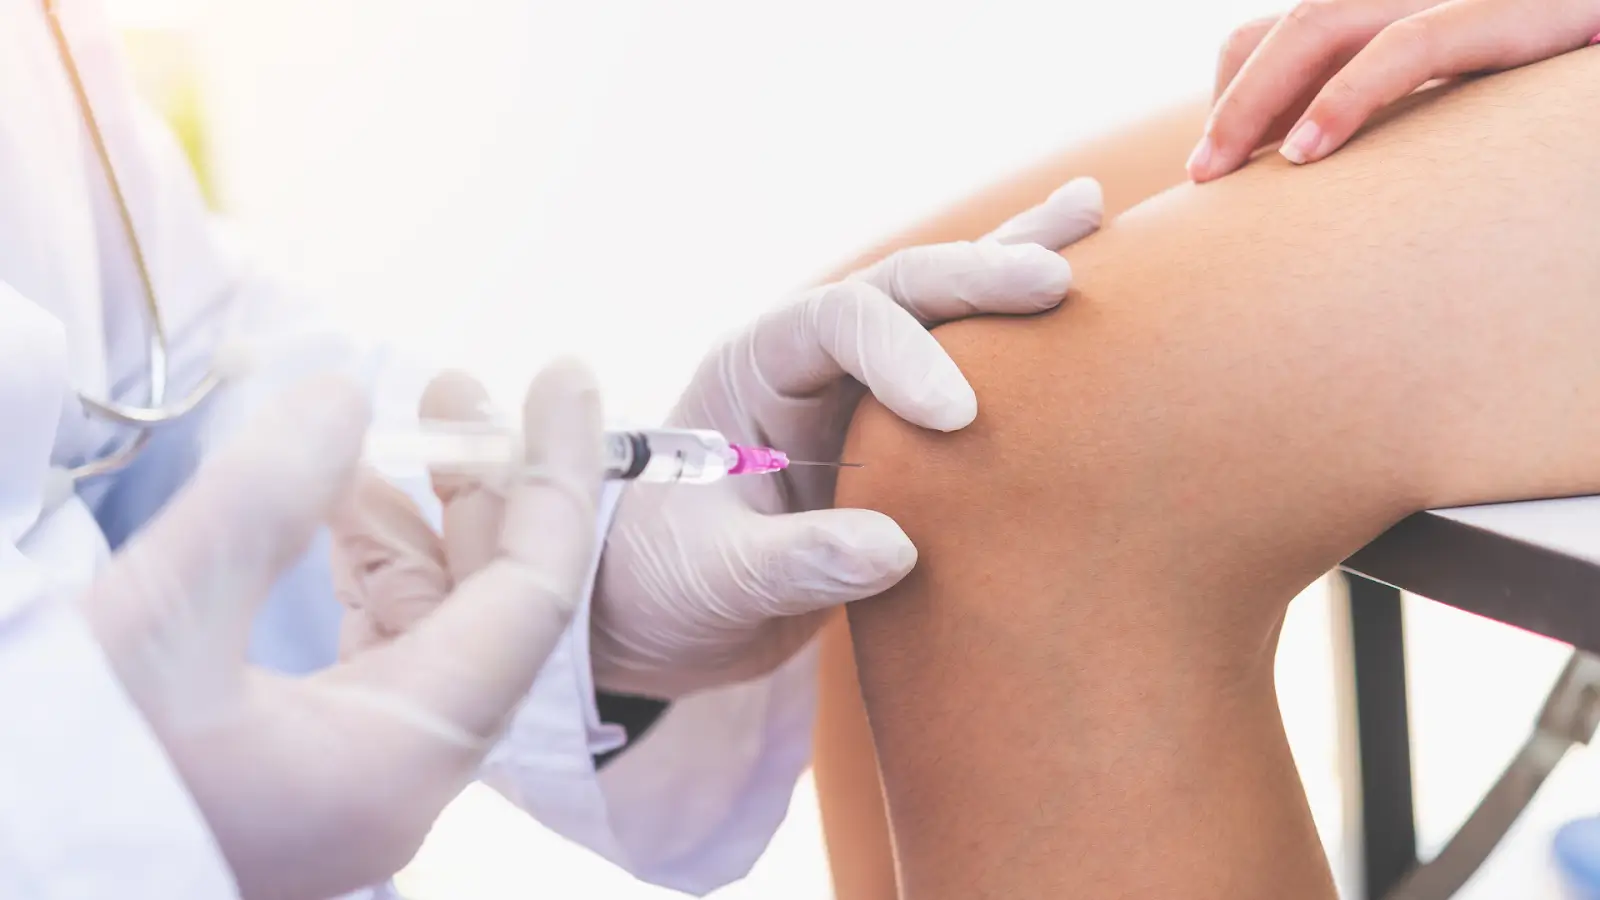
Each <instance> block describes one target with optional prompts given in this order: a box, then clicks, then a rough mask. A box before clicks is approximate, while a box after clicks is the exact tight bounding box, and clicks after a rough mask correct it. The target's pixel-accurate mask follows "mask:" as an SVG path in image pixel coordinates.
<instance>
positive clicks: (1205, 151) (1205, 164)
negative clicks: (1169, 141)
mask: <svg viewBox="0 0 1600 900" xmlns="http://www.w3.org/2000/svg"><path fill="white" fill-rule="evenodd" d="M1216 152H1217V146H1216V144H1214V143H1212V141H1211V135H1210V134H1207V135H1205V136H1204V137H1202V138H1200V143H1198V144H1195V145H1194V151H1193V152H1192V153H1190V154H1189V162H1188V164H1187V165H1186V166H1185V168H1186V169H1187V170H1188V172H1189V177H1190V178H1197V179H1198V178H1204V177H1206V176H1207V175H1209V174H1211V159H1212V157H1213V156H1215V155H1216Z"/></svg>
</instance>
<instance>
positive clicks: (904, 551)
mask: <svg viewBox="0 0 1600 900" xmlns="http://www.w3.org/2000/svg"><path fill="white" fill-rule="evenodd" d="M831 513H832V514H831V515H829V516H827V524H826V525H825V526H824V528H825V530H826V532H827V534H828V538H829V542H830V543H831V544H832V551H833V552H834V553H836V554H837V557H838V561H839V565H838V567H837V568H838V573H839V576H840V580H841V581H847V582H849V583H851V584H855V585H859V586H860V587H862V588H865V589H868V590H869V591H870V592H871V593H877V592H878V591H882V590H885V589H887V588H888V587H889V586H890V585H892V584H894V583H895V582H898V581H899V580H900V579H902V578H904V577H906V574H907V573H909V572H910V571H911V570H912V569H913V568H915V567H916V565H917V548H916V545H915V544H913V543H911V538H909V537H907V536H906V533H905V532H904V531H903V530H901V528H900V526H899V525H898V524H896V523H895V521H894V520H893V519H891V518H889V517H888V516H886V515H884V514H882V513H879V512H874V511H872V510H866V509H839V510H832V511H831Z"/></svg>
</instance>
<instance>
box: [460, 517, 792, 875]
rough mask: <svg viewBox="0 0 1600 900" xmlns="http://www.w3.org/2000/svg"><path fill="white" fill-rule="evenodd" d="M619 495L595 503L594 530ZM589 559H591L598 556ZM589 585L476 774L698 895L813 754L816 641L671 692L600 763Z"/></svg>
mask: <svg viewBox="0 0 1600 900" xmlns="http://www.w3.org/2000/svg"><path fill="white" fill-rule="evenodd" d="M616 495H617V491H616V490H615V488H612V489H610V490H608V491H607V496H606V497H605V498H604V501H605V502H604V504H603V506H602V509H603V513H604V516H603V518H602V522H601V529H602V531H604V529H605V528H606V526H607V525H608V524H609V519H610V517H611V515H612V513H613V512H614V510H615V503H616V499H617V496H616ZM595 568H598V563H596V566H595ZM589 579H590V580H589V588H590V595H589V596H586V597H585V599H584V601H583V602H582V603H581V604H580V605H579V607H578V610H577V614H576V616H575V618H574V621H573V624H572V627H571V628H570V629H569V631H568V633H567V634H566V636H565V637H564V639H563V641H562V643H561V644H560V645H559V646H558V647H557V649H556V651H555V653H554V654H553V655H552V656H551V658H550V661H549V662H548V663H547V664H546V666H545V669H544V672H543V673H542V674H541V675H540V678H539V681H538V683H536V684H535V685H534V688H533V691H532V692H531V693H530V694H529V697H528V700H527V702H526V703H525V704H523V706H522V707H521V709H520V710H519V711H518V713H517V715H516V716H515V717H514V718H513V720H512V722H511V725H510V728H509V729H508V730H507V732H506V735H505V738H504V739H503V740H502V741H501V742H500V744H499V745H498V746H497V747H496V748H495V749H494V751H493V752H492V753H491V754H490V756H489V759H488V761H487V762H486V763H485V766H484V781H485V782H486V783H488V784H489V785H490V786H491V787H493V788H494V789H495V790H497V791H498V792H499V793H500V794H502V795H503V796H505V797H506V798H507V799H509V800H510V801H511V802H512V803H515V804H516V805H518V806H520V807H522V808H523V809H525V810H527V811H528V812H530V813H531V814H532V815H534V816H535V817H536V818H537V819H539V820H540V821H541V822H543V823H544V824H545V825H546V826H547V827H549V828H551V829H553V830H555V831H557V832H559V833H561V834H562V835H563V836H565V837H567V838H568V839H570V840H573V841H576V842H577V843H579V844H582V845H584V846H585V847H588V848H589V849H590V850H593V851H595V852H597V853H599V854H600V855H602V856H604V857H605V858H607V859H609V860H611V861H612V862H614V863H616V864H617V865H619V866H621V867H622V868H624V869H626V870H627V871H629V872H631V873H632V874H633V875H635V876H636V877H638V878H641V879H643V880H646V881H650V882H653V883H655V884H658V885H661V886H663V887H670V888H673V889H675V890H679V891H684V892H687V893H691V894H696V895H703V894H706V893H709V892H710V891H712V890H714V889H716V888H718V887H721V886H722V885H725V884H727V883H729V882H732V881H734V880H737V879H739V878H742V877H743V876H744V875H745V874H747V873H748V872H749V871H750V868H751V866H752V865H753V864H754V863H755V861H756V859H757V858H759V857H760V855H761V854H762V852H763V851H764V850H765V849H766V847H767V844H768V842H769V841H770V840H771V838H772V835H773V834H774V832H775V831H776V830H777V827H778V825H779V824H780V823H781V822H782V821H783V818H784V816H785V815H786V814H787V812H788V808H789V799H790V797H791V796H792V795H793V793H794V789H795V784H796V782H797V780H798V779H799V776H800V774H801V772H803V771H804V769H805V767H806V766H807V764H808V763H809V761H810V755H811V730H812V724H813V720H814V718H815V710H816V667H817V660H816V646H815V644H814V643H813V645H812V646H809V647H807V648H806V649H805V650H803V651H802V652H801V653H800V654H799V655H798V656H796V657H795V658H794V659H793V660H791V661H790V662H789V663H788V664H786V665H785V666H783V667H782V668H780V669H779V670H778V671H777V672H775V673H774V674H772V675H770V676H768V677H766V678H763V679H759V680H756V681H751V682H747V683H744V684H739V685H734V686H731V687H725V688H721V689H718V690H712V691H705V692H702V693H699V694H696V695H693V696H690V697H686V698H683V699H680V700H678V701H676V702H674V703H673V704H672V705H671V706H670V707H668V709H667V711H666V712H665V713H664V714H663V715H662V716H661V717H660V719H659V720H657V721H656V722H655V724H654V725H653V726H652V727H651V728H650V729H649V730H647V731H646V732H645V733H644V734H643V735H642V736H641V737H638V738H636V739H635V741H634V742H633V743H632V744H630V745H629V746H628V747H626V748H625V749H623V750H622V752H621V753H620V754H618V755H616V756H615V757H613V758H612V760H611V761H610V763H609V764H608V765H606V766H605V767H604V768H602V769H597V767H596V765H595V760H594V755H595V754H598V753H604V752H606V751H609V750H613V749H615V748H617V747H618V746H619V745H620V743H621V740H622V734H621V730H620V729H619V728H617V727H616V726H613V725H607V724H602V723H601V722H600V717H599V713H598V711H597V709H596V705H595V689H594V680H593V676H592V671H593V667H592V665H591V663H590V658H589V610H590V603H591V602H592V589H593V580H594V571H593V570H591V572H590V576H589Z"/></svg>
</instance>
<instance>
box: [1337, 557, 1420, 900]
mask: <svg viewBox="0 0 1600 900" xmlns="http://www.w3.org/2000/svg"><path fill="white" fill-rule="evenodd" d="M1340 577H1342V578H1344V579H1345V580H1346V587H1347V588H1348V590H1349V596H1350V639H1351V649H1352V653H1353V655H1354V670H1355V695H1356V722H1357V728H1358V734H1359V746H1360V754H1359V755H1360V761H1361V822H1362V845H1363V846H1362V858H1363V859H1364V860H1365V872H1366V874H1365V884H1366V896H1367V897H1368V898H1370V900H1377V898H1381V897H1384V896H1386V895H1387V894H1388V893H1389V891H1390V890H1391V889H1393V888H1394V887H1395V885H1397V884H1399V883H1400V880H1401V879H1402V878H1403V877H1404V876H1405V874H1406V873H1407V872H1408V871H1410V870H1411V869H1412V868H1413V867H1414V866H1416V864H1417V830H1416V821H1415V818H1414V816H1413V809H1412V793H1411V725H1410V720H1409V717H1408V714H1407V710H1406V657H1405V629H1404V626H1403V624H1402V622H1401V617H1400V591H1399V590H1397V589H1395V588H1392V587H1389V586H1388V585H1385V584H1379V583H1378V582H1375V581H1371V580H1368V579H1366V578H1363V577H1361V576H1359V575H1353V574H1351V573H1348V572H1341V573H1340Z"/></svg>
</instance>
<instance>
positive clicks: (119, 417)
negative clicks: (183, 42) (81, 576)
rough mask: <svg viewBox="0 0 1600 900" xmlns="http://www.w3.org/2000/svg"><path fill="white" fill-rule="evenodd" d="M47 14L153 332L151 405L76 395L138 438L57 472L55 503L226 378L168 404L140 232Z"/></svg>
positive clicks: (159, 326) (163, 347)
mask: <svg viewBox="0 0 1600 900" xmlns="http://www.w3.org/2000/svg"><path fill="white" fill-rule="evenodd" d="M44 12H45V18H46V19H48V20H49V23H50V32H51V34H52V35H53V36H54V37H55V42H56V49H57V50H58V51H59V52H60V54H61V61H62V64H63V65H64V66H65V68H66V71H67V76H68V78H69V80H70V81H71V82H72V92H73V94H74V96H75V97H76V100H77V104H78V112H79V113H80V114H81V115H82V117H83V122H84V125H85V126H86V127H87V129H88V132H89V140H90V141H91V142H92V143H93V144H94V152H95V155H96V156H97V157H99V160H100V169H101V171H102V172H103V173H104V175H105V179H106V184H107V185H108V186H109V187H110V188H111V196H112V198H113V200H115V202H116V207H117V217H118V218H119V219H120V220H121V222H122V233H123V236H124V237H125V238H126V239H127V241H128V248H129V250H130V251H131V252H132V255H133V264H134V269H135V270H136V271H137V272H138V275H139V287H140V290H141V292H142V293H143V295H144V308H145V324H146V326H147V328H148V330H149V363H150V365H149V369H148V374H149V380H150V387H149V400H148V401H147V402H148V403H149V405H148V406H134V405H130V404H124V403H117V402H115V401H113V400H111V399H109V398H107V399H100V398H97V397H91V396H89V395H88V394H85V393H83V392H82V391H78V392H77V393H78V402H79V403H81V404H83V408H84V411H85V412H87V413H88V414H89V415H90V416H91V417H93V418H97V419H100V420H102V421H106V422H112V423H115V424H118V425H123V426H127V427H130V428H133V429H134V436H133V438H132V439H131V440H129V441H128V442H127V443H125V444H123V445H122V446H120V447H118V448H117V449H115V450H112V451H111V452H110V453H108V454H106V455H104V456H100V457H99V458H97V459H94V460H91V461H89V462H86V463H83V464H81V465H78V466H75V467H72V468H70V469H56V470H53V472H52V475H53V487H52V489H51V490H50V491H49V493H52V494H55V495H58V496H57V498H56V499H62V498H64V495H65V494H66V493H70V492H72V491H73V490H74V489H75V488H76V486H77V485H78V484H80V483H81V482H83V481H85V480H87V479H90V478H95V477H98V476H101V475H108V474H111V473H113V472H117V471H120V470H121V469H123V468H126V467H127V466H128V464H129V463H131V462H133V459H134V457H136V456H138V455H139V452H140V451H141V450H143V449H144V447H145V445H146V444H148V443H149V442H150V438H151V436H152V433H153V429H154V428H156V427H157V426H160V425H164V424H167V423H169V422H173V421H175V420H177V419H180V418H182V417H184V416H185V415H188V414H189V413H190V412H192V411H193V410H194V409H195V408H196V407H198V406H199V405H200V404H201V403H203V402H205V400H206V398H208V397H210V396H211V394H212V393H213V392H214V391H216V389H217V388H218V387H219V386H220V385H221V384H222V376H221V375H220V374H219V373H218V372H217V371H216V370H215V369H213V370H211V371H208V372H206V374H205V377H203V378H201V379H200V383H199V384H197V385H195V387H194V388H193V389H192V390H190V391H189V393H188V394H186V395H185V396H183V397H182V398H181V399H178V400H173V401H168V400H167V387H168V384H167V376H168V372H169V363H168V348H167V332H166V326H165V324H164V323H163V321H162V318H161V306H160V303H159V302H158V301H157V298H156V289H155V285H154V283H153V282H152V281H151V278H150V267H149V265H148V264H147V263H146V261H145V256H144V248H143V247H142V246H141V245H140V243H139V234H138V230H137V229H136V228H135V227H134V224H133V213H132V212H131V211H130V210H129V209H128V201H127V199H126V197H124V195H123V193H122V184H121V182H119V181H118V180H117V171H116V167H115V166H113V165H112V164H111V154H110V152H109V151H108V150H107V149H106V141H105V137H104V135H102V134H101V132H100V125H99V123H98V122H97V121H96V120H95V115H94V107H93V106H92V105H91V104H90V102H89V94H88V91H87V90H85V88H84V85H83V77H82V76H81V75H80V74H79V72H78V65H77V63H76V62H75V61H74V60H73V58H72V49H71V47H70V46H69V45H68V43H67V34H66V30H65V29H64V28H63V27H62V24H61V17H60V12H59V10H58V8H57V0H44ZM54 505H55V504H54V503H52V502H50V498H47V500H46V503H45V507H46V509H49V508H51V507H52V506H54Z"/></svg>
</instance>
